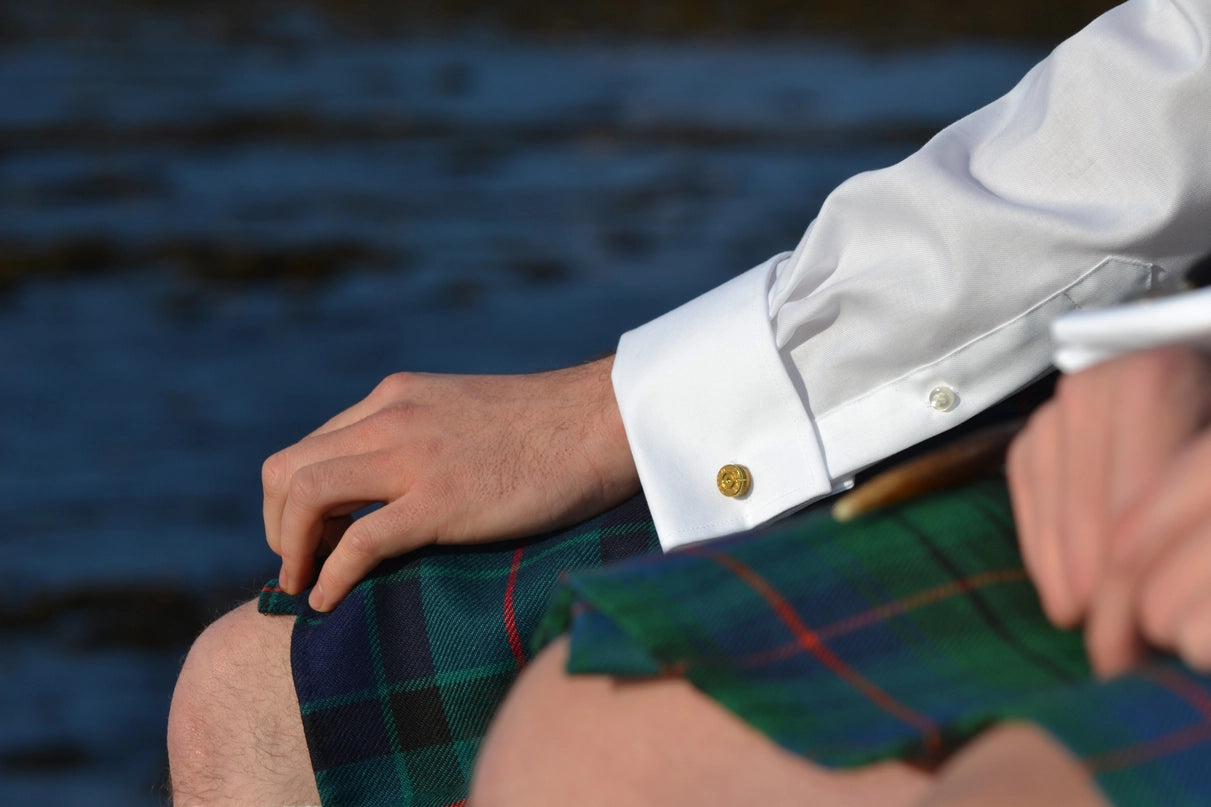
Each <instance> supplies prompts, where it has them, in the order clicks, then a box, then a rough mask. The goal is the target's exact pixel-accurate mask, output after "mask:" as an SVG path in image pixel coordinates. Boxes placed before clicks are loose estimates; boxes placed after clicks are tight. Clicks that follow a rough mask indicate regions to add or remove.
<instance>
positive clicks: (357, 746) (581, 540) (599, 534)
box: [259, 497, 659, 807]
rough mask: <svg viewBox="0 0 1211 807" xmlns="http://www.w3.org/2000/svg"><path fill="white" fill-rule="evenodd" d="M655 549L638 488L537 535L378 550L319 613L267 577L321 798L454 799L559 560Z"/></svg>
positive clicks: (442, 804)
mask: <svg viewBox="0 0 1211 807" xmlns="http://www.w3.org/2000/svg"><path fill="white" fill-rule="evenodd" d="M657 551H659V542H658V541H657V540H656V531H655V529H654V528H653V526H652V521H651V517H650V516H649V515H648V510H647V505H646V504H645V503H644V501H643V500H642V498H641V497H636V498H635V499H632V500H631V501H629V502H626V503H624V504H622V505H620V506H619V507H617V508H615V509H613V510H611V511H609V512H607V513H605V514H603V515H601V516H598V517H596V518H593V519H590V520H589V521H587V522H585V523H583V524H580V525H578V526H576V527H573V528H571V529H568V530H564V531H561V532H557V533H554V534H551V535H547V536H543V537H540V538H535V539H530V540H525V541H510V542H506V543H497V544H486V545H483V546H471V547H426V548H424V549H421V550H418V551H416V552H413V553H411V554H409V555H406V556H403V557H400V558H397V559H395V560H392V561H388V562H386V563H384V564H382V565H380V566H379V567H378V568H377V569H376V570H375V571H374V572H373V573H372V574H371V575H370V576H369V577H368V578H367V579H366V580H364V581H362V582H361V583H359V584H358V586H357V587H356V588H355V589H354V590H353V592H352V593H351V594H350V595H349V597H348V598H346V599H345V600H344V601H343V602H342V603H341V604H340V605H339V606H338V607H337V608H336V609H334V610H333V611H332V612H331V613H329V614H319V613H316V612H315V611H312V610H311V609H310V608H308V607H307V602H306V596H305V595H300V596H297V597H291V596H289V595H286V594H284V593H283V592H282V591H281V590H280V589H279V588H277V583H276V581H273V582H271V583H269V584H268V585H267V586H265V589H264V590H263V591H262V594H261V599H260V603H259V607H260V610H261V611H262V612H264V613H274V614H290V615H296V616H297V619H296V620H295V625H294V633H293V636H292V639H291V648H290V660H291V666H292V668H293V674H294V684H295V691H296V692H297V694H298V697H299V706H300V709H301V711H302V716H303V730H304V732H305V733H306V736H307V747H308V750H309V752H310V754H311V764H312V767H313V768H314V770H315V775H316V784H317V785H318V787H319V792H320V798H321V801H322V803H323V804H324V805H325V807H354V805H387V804H389V805H393V806H394V807H407V806H409V805H411V806H413V807H447V806H448V805H458V804H462V803H463V802H464V800H465V799H466V795H467V789H468V784H469V782H470V776H471V769H472V765H473V763H474V760H475V755H476V753H477V751H478V749H479V743H480V740H481V739H482V737H483V735H484V732H485V731H486V730H487V728H488V723H489V721H490V720H491V719H492V716H493V714H495V712H496V709H497V707H498V706H499V705H500V702H501V700H502V699H503V698H504V695H505V692H506V691H507V690H508V688H509V685H510V684H511V683H512V682H513V680H514V679H515V678H516V677H517V675H518V673H519V672H520V670H521V669H522V667H524V666H525V663H526V661H527V651H528V649H529V647H530V645H531V642H532V637H533V633H534V630H535V628H536V627H537V625H538V622H539V620H540V618H541V616H542V614H543V611H544V610H545V608H546V607H547V605H548V604H549V602H550V599H551V595H552V593H553V592H554V591H555V588H556V585H557V581H558V577H559V575H560V573H562V572H563V571H565V570H568V569H582V568H586V567H595V566H600V565H602V564H605V563H611V562H614V561H617V560H621V559H623V558H626V557H629V556H632V555H636V554H644V553H650V552H657Z"/></svg>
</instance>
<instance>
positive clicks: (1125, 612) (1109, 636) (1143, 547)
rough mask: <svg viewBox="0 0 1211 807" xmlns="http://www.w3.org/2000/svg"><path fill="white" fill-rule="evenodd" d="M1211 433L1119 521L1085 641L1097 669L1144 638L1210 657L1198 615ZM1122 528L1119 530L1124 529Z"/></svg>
mask: <svg viewBox="0 0 1211 807" xmlns="http://www.w3.org/2000/svg"><path fill="white" fill-rule="evenodd" d="M1209 471H1211V436H1209V435H1208V434H1207V433H1204V434H1203V435H1202V436H1200V437H1199V438H1198V439H1197V440H1196V441H1195V442H1194V444H1193V445H1192V446H1190V447H1189V448H1188V449H1187V450H1186V451H1185V452H1183V453H1182V454H1180V455H1179V457H1178V459H1177V460H1176V461H1174V462H1171V463H1170V466H1169V468H1168V470H1167V471H1166V472H1165V473H1163V474H1160V475H1158V476H1156V477H1155V478H1154V479H1153V480H1152V484H1151V485H1149V486H1148V488H1147V489H1146V490H1145V492H1144V493H1143V494H1141V495H1140V496H1139V497H1138V499H1137V501H1136V503H1135V504H1134V505H1133V506H1132V507H1131V508H1130V509H1129V510H1128V513H1127V515H1126V516H1125V517H1124V519H1123V521H1122V522H1121V523H1120V525H1119V527H1118V530H1117V531H1116V535H1115V538H1114V544H1115V545H1116V548H1117V549H1118V550H1119V551H1118V552H1117V553H1116V556H1115V557H1114V559H1113V561H1112V563H1111V566H1110V573H1109V580H1108V581H1107V583H1106V584H1105V586H1104V590H1103V591H1101V592H1099V596H1098V598H1097V603H1096V604H1095V606H1094V608H1093V612H1092V614H1091V617H1090V624H1089V626H1088V628H1087V639H1086V643H1087V645H1088V648H1089V655H1090V660H1091V662H1092V663H1093V666H1094V669H1095V670H1097V671H1098V673H1099V674H1101V675H1115V674H1118V673H1120V672H1122V671H1124V670H1126V669H1127V668H1128V667H1130V666H1131V665H1132V664H1135V663H1136V662H1138V661H1139V660H1140V659H1142V658H1143V654H1144V651H1143V649H1142V648H1143V644H1144V642H1145V641H1146V642H1147V643H1148V644H1150V645H1153V646H1156V647H1159V648H1162V649H1165V650H1174V651H1177V652H1178V653H1179V654H1180V655H1181V656H1182V658H1183V659H1186V660H1187V663H1191V664H1193V663H1205V661H1207V660H1211V659H1208V653H1209V652H1211V647H1208V646H1203V645H1201V644H1199V642H1200V641H1201V640H1202V639H1203V638H1204V635H1205V631H1204V629H1203V628H1202V626H1201V625H1196V624H1194V622H1193V621H1192V619H1193V618H1192V615H1194V614H1199V613H1203V610H1204V608H1205V606H1204V600H1203V597H1204V594H1203V592H1204V591H1208V592H1211V586H1208V585H1207V583H1208V581H1211V501H1208V499H1207V496H1206V493H1205V490H1204V484H1203V480H1205V479H1206V477H1207V473H1208V472H1209ZM1119 533H1121V536H1120V534H1119Z"/></svg>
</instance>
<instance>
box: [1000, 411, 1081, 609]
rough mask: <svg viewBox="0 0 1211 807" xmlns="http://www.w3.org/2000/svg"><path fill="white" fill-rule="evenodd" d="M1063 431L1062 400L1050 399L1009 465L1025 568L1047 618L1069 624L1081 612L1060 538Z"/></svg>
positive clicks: (1021, 438)
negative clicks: (1073, 591) (1075, 599)
mask: <svg viewBox="0 0 1211 807" xmlns="http://www.w3.org/2000/svg"><path fill="white" fill-rule="evenodd" d="M1063 436H1064V435H1063V429H1062V422H1061V417H1060V411H1059V406H1058V404H1056V403H1055V402H1054V401H1052V402H1049V403H1047V404H1045V405H1044V406H1043V407H1041V408H1040V409H1038V410H1037V411H1036V412H1035V414H1034V416H1033V417H1032V418H1031V419H1030V422H1029V423H1028V424H1027V426H1026V429H1025V430H1024V431H1023V432H1022V434H1021V435H1020V436H1019V437H1018V439H1017V440H1015V441H1014V443H1013V445H1012V446H1011V448H1010V452H1009V462H1008V466H1007V471H1008V474H1009V486H1010V492H1011V495H1012V501H1013V508H1014V518H1015V520H1016V522H1017V526H1018V536H1019V542H1020V544H1021V548H1022V556H1023V559H1024V561H1025V563H1026V568H1027V570H1028V571H1029V573H1030V576H1031V579H1032V580H1033V581H1034V584H1035V586H1036V588H1037V589H1038V592H1039V598H1040V600H1041V601H1042V604H1043V609H1044V611H1045V612H1046V613H1047V617H1048V619H1050V620H1051V621H1052V622H1053V623H1055V624H1057V625H1062V626H1067V625H1071V624H1073V623H1074V622H1075V621H1076V620H1077V619H1078V616H1079V615H1078V612H1077V609H1076V604H1075V601H1074V600H1073V598H1072V596H1071V588H1070V585H1069V582H1068V571H1067V566H1066V559H1065V557H1064V552H1063V547H1062V545H1061V542H1060V539H1061V535H1060V530H1059V524H1060V523H1061V518H1060V508H1061V506H1062V505H1063V503H1064V498H1063V495H1062V493H1063V488H1062V483H1063V477H1062V473H1063V470H1064V468H1065V466H1064V463H1063V454H1064V451H1063V442H1062V440H1063Z"/></svg>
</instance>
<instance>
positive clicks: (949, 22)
mask: <svg viewBox="0 0 1211 807" xmlns="http://www.w3.org/2000/svg"><path fill="white" fill-rule="evenodd" d="M1105 5H1107V4H1106V3H1065V4H1057V3H1051V2H1047V3H1041V2H1027V0H1003V2H987V3H984V4H961V3H948V2H946V0H933V1H932V2H918V3H915V4H914V3H899V2H890V0H888V2H886V3H885V4H884V5H883V6H881V7H880V8H879V9H878V10H875V9H871V8H866V7H863V6H857V5H855V4H852V3H848V2H816V3H812V2H811V0H808V2H806V3H805V4H801V6H794V7H792V6H790V5H789V4H785V3H780V2H764V3H763V2H752V3H748V4H745V5H744V6H743V7H740V6H735V5H731V4H724V3H714V4H710V3H697V4H693V3H681V4H667V5H660V6H647V5H643V4H629V3H624V2H618V3H610V4H605V3H587V4H585V5H584V7H583V8H574V7H565V6H564V5H562V4H556V3H553V2H551V3H541V2H540V3H512V4H510V3H495V4H493V3H474V2H468V1H466V0H464V2H459V3H448V4H446V3H439V2H431V3H428V4H417V5H413V6H408V5H405V6H404V7H402V8H401V7H399V5H397V4H391V3H387V2H380V3H375V2H371V0H362V2H348V3H339V2H330V3H326V4H325V3H314V4H305V3H302V2H299V3H284V4H275V5H270V4H256V3H251V2H243V3H235V2H214V3H197V4H191V3H188V2H176V3H174V2H144V3H137V2H127V1H124V0H90V2H81V3H68V2H52V1H51V0H44V1H43V2H21V1H20V0H17V1H16V2H12V1H10V2H8V3H5V4H3V6H2V10H0V523H2V524H3V525H4V529H3V532H0V551H2V552H3V558H4V561H5V563H4V575H3V576H4V583H3V586H2V587H0V682H2V684H3V686H2V687H0V804H4V805H27V804H28V805H55V804H64V805H74V804H80V805H84V804H87V805H93V806H94V807H105V806H106V805H140V804H156V803H160V802H161V801H162V800H163V798H164V797H163V793H162V790H161V783H162V778H163V771H164V764H165V755H164V751H163V734H164V723H165V717H166V713H167V708H168V703H169V696H170V694H171V688H172V683H173V680H174V678H175V675H176V671H177V669H178V667H179V664H180V661H181V659H182V657H183V654H184V652H185V649H186V648H187V647H188V644H189V641H190V639H191V638H192V636H193V635H195V634H196V632H197V631H198V630H199V629H200V628H201V626H202V625H203V624H204V623H205V622H206V621H207V620H209V619H211V618H213V617H214V616H216V615H218V614H219V613H221V612H222V611H223V610H224V609H226V608H228V607H230V606H231V605H233V604H235V603H237V602H238V601H240V600H241V599H245V598H248V597H251V596H252V595H253V594H254V593H255V591H256V589H257V587H258V586H259V584H260V582H261V581H262V580H263V579H264V578H266V577H267V576H271V575H272V574H274V573H275V571H276V568H277V565H276V563H275V559H274V557H273V556H272V554H271V553H270V552H269V551H268V549H267V548H266V547H265V545H264V541H263V537H262V533H261V529H260V490H259V471H260V463H261V461H262V460H263V458H264V457H265V456H267V455H268V454H270V453H271V452H273V451H274V450H276V449H278V448H280V447H282V446H284V445H286V444H289V443H291V442H293V441H294V440H296V439H298V438H299V437H300V436H302V435H303V434H305V433H306V432H308V431H309V430H311V429H312V428H314V427H315V426H316V425H318V424H319V423H321V422H322V421H323V420H325V419H326V418H327V417H329V416H330V415H331V414H333V413H335V412H336V411H338V410H340V409H342V408H344V407H346V406H348V405H349V404H351V403H353V402H354V401H356V400H357V399H359V398H361V397H362V396H363V395H364V394H366V393H367V392H368V391H369V390H370V389H371V388H372V387H373V385H374V384H375V383H376V382H377V381H378V380H379V379H380V378H381V377H382V376H384V375H386V374H388V373H390V372H393V371H396V370H400V369H420V370H442V371H474V372H520V371H528V370H536V369H542V368H550V367H555V366H559V365H563V364H566V363H570V362H575V361H579V360H583V359H586V358H589V357H592V356H594V355H596V354H599V353H602V352H604V351H606V350H609V349H610V348H611V347H612V345H613V344H614V342H615V340H616V338H617V335H618V334H619V333H620V332H622V331H623V330H625V329H627V328H629V327H632V326H634V325H637V324H639V323H641V322H643V321H645V320H646V319H649V318H651V317H653V316H655V315H657V314H659V313H661V312H663V311H665V310H667V309H669V308H671V307H673V306H675V305H676V304H678V303H680V302H682V301H684V300H686V299H688V298H690V297H692V296H693V295H695V294H697V293H699V292H701V291H703V290H705V289H707V288H709V287H711V286H714V285H716V284H718V283H719V282H721V281H723V280H725V279H727V278H728V277H731V276H732V275H734V274H736V273H738V272H740V271H743V270H744V269H747V268H748V267H750V266H752V265H755V264H756V263H758V262H760V261H762V260H764V259H765V258H766V257H767V256H769V255H770V254H773V253H775V252H778V251H781V250H783V249H789V248H791V247H793V246H794V244H795V242H796V241H797V240H798V238H799V235H800V234H801V232H802V230H803V229H804V227H806V225H807V224H808V222H809V221H810V220H811V218H812V217H813V215H814V212H815V210H816V209H817V208H818V206H819V204H820V202H821V200H822V199H823V198H824V196H825V194H826V193H827V192H828V191H829V190H830V189H831V188H832V187H833V186H835V185H836V184H837V183H838V182H840V181H841V180H843V179H844V178H845V177H847V176H849V175H851V174H853V173H856V172H858V171H862V170H866V169H871V168H876V167H880V166H883V165H887V164H890V163H892V162H894V161H896V160H898V159H900V158H902V157H903V156H905V155H907V154H908V153H910V152H911V151H912V150H913V149H914V148H915V147H916V146H918V145H919V144H920V143H922V142H923V141H924V140H925V139H926V138H927V137H928V136H929V135H931V134H932V133H933V132H935V131H936V130H938V129H939V128H941V127H942V126H943V125H945V124H946V123H947V122H949V121H951V120H953V119H955V118H957V117H959V116H960V115H962V114H964V113H966V112H968V111H971V110H972V109H975V108H976V107H978V106H980V105H982V104H983V103H985V102H987V101H989V100H991V99H993V98H994V97H996V96H997V95H999V94H1000V93H1002V92H1004V91H1005V90H1007V89H1008V88H1009V87H1010V86H1012V84H1013V83H1014V82H1015V81H1016V80H1017V78H1018V77H1020V75H1021V74H1023V73H1024V72H1025V71H1026V70H1027V69H1028V68H1029V66H1030V65H1031V64H1033V63H1034V62H1035V61H1037V59H1038V58H1039V57H1040V56H1041V55H1043V54H1044V53H1045V52H1046V49H1047V47H1048V46H1049V45H1050V44H1052V43H1054V42H1056V41H1058V40H1059V39H1061V38H1062V37H1063V36H1064V35H1066V34H1067V33H1070V32H1071V31H1073V30H1075V29H1076V28H1077V27H1078V26H1079V24H1080V23H1082V22H1084V21H1086V20H1088V19H1090V18H1092V16H1093V14H1094V11H1095V10H1096V9H1097V8H1099V7H1102V6H1105Z"/></svg>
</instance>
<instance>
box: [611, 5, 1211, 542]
mask: <svg viewBox="0 0 1211 807" xmlns="http://www.w3.org/2000/svg"><path fill="white" fill-rule="evenodd" d="M1208 30H1211V3H1208V2H1206V1H1205V0H1168V1H1165V0H1132V1H1131V2H1128V3H1126V4H1124V5H1123V6H1120V7H1118V8H1117V9H1114V10H1112V11H1111V12H1109V13H1108V14H1106V15H1103V16H1102V17H1101V18H1099V19H1098V20H1096V21H1095V22H1094V23H1093V24H1091V25H1090V26H1089V27H1088V28H1087V29H1086V30H1084V31H1082V32H1081V33H1079V34H1077V35H1076V36H1074V37H1073V38H1072V39H1070V40H1069V41H1067V42H1066V43H1064V44H1063V45H1061V46H1060V47H1059V48H1058V49H1057V50H1056V52H1055V53H1053V54H1052V55H1051V56H1050V57H1048V59H1046V60H1044V61H1043V62H1042V63H1040V64H1039V65H1037V66H1036V67H1035V68H1034V69H1033V70H1031V71H1030V72H1029V73H1028V74H1027V75H1026V77H1025V78H1024V79H1023V80H1022V81H1021V82H1020V83H1019V84H1018V86H1017V87H1015V88H1014V89H1013V90H1012V91H1011V92H1010V93H1009V94H1008V95H1006V96H1005V97H1003V98H1001V99H999V100H998V101H996V102H994V103H993V104H991V105H989V106H987V107H985V108H983V109H981V110H978V111H976V112H975V113H973V114H971V115H969V116H967V117H966V118H964V119H963V120H961V121H959V122H957V123H956V124H953V125H952V126H950V127H947V129H945V130H943V131H942V132H941V133H939V134H938V135H937V136H936V137H934V138H933V139H932V140H930V142H929V143H927V144H926V145H925V146H924V147H922V148H921V149H920V150H919V151H918V152H916V153H915V154H913V155H912V156H910V157H909V158H907V159H906V160H904V161H902V162H900V163H898V164H897V165H894V166H891V167H889V168H886V169H883V170H880V171H874V172H868V173H864V174H859V175H857V176H855V177H853V178H851V179H850V180H848V181H846V182H845V183H843V184H842V185H840V186H839V187H838V188H837V189H836V190H835V191H834V192H833V193H832V194H830V195H829V197H828V198H827V199H826V200H825V202H824V204H823V206H822V207H821V210H820V212H819V214H818V216H817V218H816V220H815V221H814V222H812V223H811V225H810V226H809V227H808V229H807V231H806V233H805V234H804V236H803V238H802V240H801V241H800V242H799V244H798V246H797V247H796V248H795V250H794V252H793V253H791V254H789V255H781V256H776V257H775V258H773V259H771V260H770V261H767V262H766V263H764V264H762V265H761V266H758V267H756V268H754V269H753V270H751V271H750V272H748V273H745V274H744V275H741V276H740V277H739V278H737V279H735V280H734V281H731V282H729V283H728V284H725V285H724V286H723V287H720V288H719V289H716V290H713V291H711V292H708V293H707V294H706V295H703V296H702V297H700V298H698V299H697V300H695V301H692V302H691V303H689V304H687V305H686V306H683V307H682V308H680V309H678V310H677V311H675V312H672V313H670V314H669V315H666V316H665V317H662V318H660V319H658V320H655V321H654V322H652V323H649V324H648V325H645V326H642V327H641V328H639V329H637V330H636V331H632V332H631V333H628V334H626V335H625V336H624V337H623V339H622V340H621V342H620V344H619V352H618V356H617V358H616V363H615V379H614V381H615V392H616V394H617V397H618V400H619V405H620V408H621V410H622V413H623V421H624V424H625V425H626V428H627V435H628V440H629V441H630V443H631V447H632V452H633V453H634V455H635V458H636V464H637V466H638V468H639V472H640V478H641V480H642V482H643V485H644V489H645V492H646V493H647V495H648V499H649V503H650V504H651V505H652V512H653V516H654V518H655V520H656V526H657V530H658V532H659V534H660V536H661V540H662V543H663V544H664V545H665V546H666V548H669V547H672V546H676V545H679V544H681V543H686V542H690V541H696V540H702V539H705V538H710V537H714V536H716V535H721V534H725V533H728V532H735V531H738V530H741V529H745V528H749V527H752V526H756V525H757V524H760V523H763V522H765V521H768V520H770V519H773V518H776V517H778V516H780V515H782V514H784V513H786V512H788V511H790V510H793V509H795V508H796V507H798V506H801V505H803V504H805V503H807V502H809V501H811V500H814V499H816V498H819V497H821V496H824V495H827V494H828V493H830V492H832V491H834V490H837V489H839V488H842V487H844V486H845V485H846V484H848V480H849V479H851V478H852V476H853V474H854V473H855V472H856V471H858V470H860V469H861V468H862V467H864V466H865V465H868V464H870V463H871V462H875V461H878V460H879V459H881V458H883V457H885V456H887V455H889V454H892V453H895V452H896V451H899V450H901V449H903V448H905V447H908V446H910V445H912V444H914V443H916V442H919V441H920V440H923V439H926V438H928V437H931V436H933V435H935V434H937V433H939V432H941V431H944V430H946V429H948V428H951V427H952V426H954V425H957V424H958V423H960V422H962V421H963V420H965V419H966V418H968V417H970V416H972V415H974V414H976V413H977V412H979V411H981V410H982V409H983V408H985V407H987V406H989V405H991V404H993V403H995V402H996V401H997V400H999V399H1001V398H1003V397H1005V396H1006V395H1008V394H1011V393H1012V392H1013V391H1015V390H1016V389H1018V388H1020V387H1021V386H1023V385H1025V384H1027V383H1029V382H1030V381H1031V380H1032V379H1033V378H1035V377H1037V376H1038V375H1039V374H1040V373H1042V372H1044V371H1045V370H1046V369H1047V368H1048V366H1049V361H1050V346H1049V344H1048V341H1047V329H1048V326H1049V324H1050V322H1051V321H1052V320H1053V319H1055V318H1056V317H1057V316H1060V315H1062V314H1064V313H1065V312H1067V311H1070V310H1072V309H1073V308H1076V307H1098V306H1104V305H1110V304H1113V303H1115V302H1118V301H1121V300H1124V299H1130V298H1132V297H1136V296H1139V295H1141V294H1143V293H1145V292H1147V291H1148V289H1149V288H1150V286H1151V284H1152V283H1153V282H1154V281H1155V280H1156V275H1157V273H1158V272H1163V271H1170V272H1180V271H1182V270H1184V268H1185V267H1187V266H1188V265H1189V264H1190V263H1192V262H1193V261H1194V260H1195V259H1196V258H1197V257H1198V256H1199V255H1200V254H1202V253H1203V252H1205V251H1206V250H1207V249H1208V248H1211V239H1209V238H1208V232H1211V227H1208V224H1207V222H1208V220H1209V218H1211V212H1209V211H1211V158H1209V157H1208V155H1209V153H1211V145H1209V143H1211V138H1208V137H1207V136H1206V132H1208V131H1211V66H1208V64H1207V54H1206V48H1205V47H1204V45H1205V43H1207V42H1208V41H1209V37H1208V36H1207V33H1208ZM1158 267H1159V268H1158ZM721 338H723V339H725V340H726V342H727V343H728V344H727V346H726V347H723V346H721V345H720V339H721ZM938 390H942V391H943V392H942V393H941V394H940V397H939V396H938V395H935V394H934V393H935V392H936V391H938ZM939 402H949V403H948V405H945V406H939V405H938V404H939ZM733 462H734V463H740V464H743V465H745V466H746V467H747V468H748V469H749V470H750V472H751V476H752V480H753V483H752V489H751V491H750V493H749V495H747V496H745V497H742V498H739V499H728V498H725V497H723V496H721V495H720V493H719V492H718V491H717V490H716V489H715V484H714V481H715V480H714V475H715V472H716V471H717V470H718V468H719V467H720V466H722V465H724V464H726V463H733Z"/></svg>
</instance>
